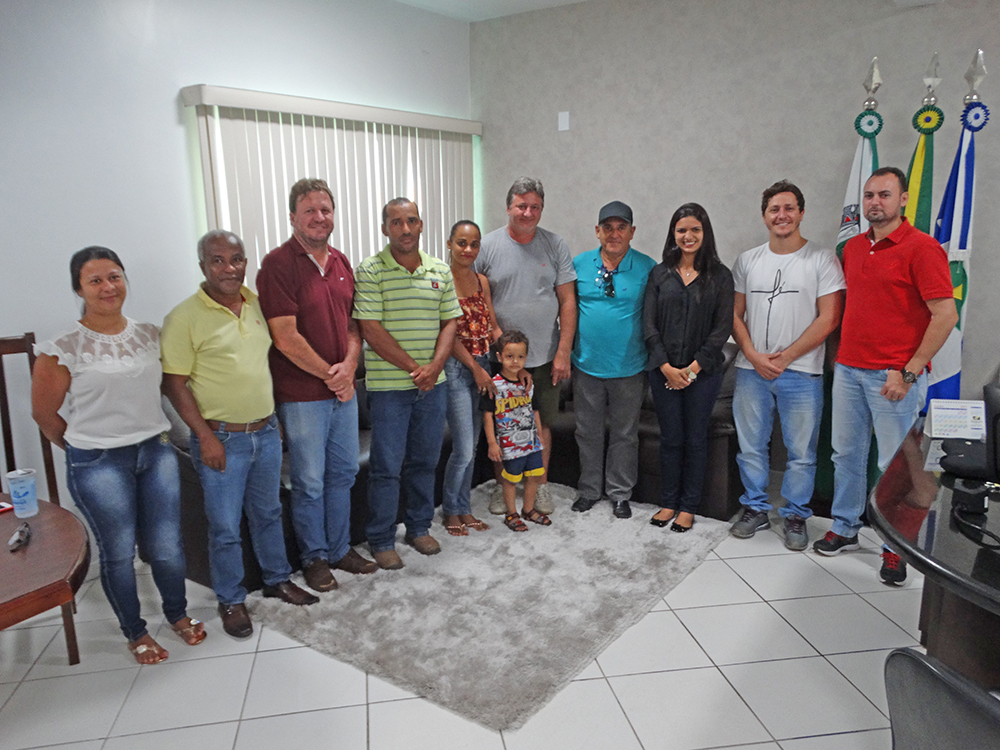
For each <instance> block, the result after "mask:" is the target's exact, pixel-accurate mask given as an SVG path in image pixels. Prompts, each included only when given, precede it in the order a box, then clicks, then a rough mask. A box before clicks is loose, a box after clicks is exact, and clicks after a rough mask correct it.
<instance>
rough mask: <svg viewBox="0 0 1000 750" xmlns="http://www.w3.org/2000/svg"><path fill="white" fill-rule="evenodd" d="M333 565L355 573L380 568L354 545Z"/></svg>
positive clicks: (338, 568)
mask: <svg viewBox="0 0 1000 750" xmlns="http://www.w3.org/2000/svg"><path fill="white" fill-rule="evenodd" d="M331 567H333V568H336V569H337V570H343V571H344V572H345V573H355V574H357V573H361V574H365V573H374V572H375V571H376V570H378V565H376V564H375V563H373V562H372V561H371V560H368V559H366V558H364V557H362V556H361V555H359V554H358V553H357V552H355V551H354V547H350V548H349V549H348V550H347V554H346V555H344V556H343V557H342V558H340V559H339V560H337V562H335V563H334V564H333V565H332V566H331ZM307 581H308V579H307Z"/></svg>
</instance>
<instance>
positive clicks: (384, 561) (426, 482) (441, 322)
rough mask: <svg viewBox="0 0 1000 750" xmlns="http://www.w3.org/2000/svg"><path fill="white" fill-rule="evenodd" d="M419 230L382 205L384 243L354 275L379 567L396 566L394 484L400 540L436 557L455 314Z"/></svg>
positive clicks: (445, 271) (397, 203) (399, 207)
mask: <svg viewBox="0 0 1000 750" xmlns="http://www.w3.org/2000/svg"><path fill="white" fill-rule="evenodd" d="M423 228H424V223H423V221H421V219H420V213H419V211H418V210H417V206H416V204H415V203H414V202H413V201H411V200H409V199H407V198H395V199H393V200H391V201H389V202H388V203H387V204H386V205H385V207H384V208H383V209H382V233H383V234H384V235H385V236H386V237H388V238H389V244H388V245H386V246H385V248H384V249H383V250H382V252H380V253H378V255H373V256H372V257H370V258H366V259H365V260H364V261H362V262H361V263H360V264H359V265H358V268H357V270H356V271H355V274H354V276H355V278H354V291H355V296H354V317H355V319H357V321H358V323H359V325H360V326H361V335H362V337H363V338H364V340H365V342H366V343H367V344H368V347H367V348H366V349H365V384H366V385H367V387H368V405H369V411H370V413H371V420H372V442H371V452H370V459H369V474H368V476H369V479H368V509H369V520H368V525H367V527H366V532H367V535H368V546H369V548H370V549H371V551H372V554H373V555H374V557H375V562H377V563H378V564H379V566H380V567H381V568H385V569H389V570H395V569H398V568H402V567H403V561H402V560H401V559H400V557H399V555H398V554H397V553H396V549H395V547H396V519H397V516H398V513H399V491H400V484H402V486H403V488H404V489H405V494H406V512H405V516H404V519H405V524H406V542H407V544H409V545H411V546H412V547H413V548H414V549H416V550H417V552H419V553H421V554H423V555H433V554H436V553H438V552H440V551H441V547H440V546H439V545H438V543H437V541H436V540H435V539H434V538H433V537H432V536H431V535H430V534H429V533H428V532H429V531H430V527H431V520H432V519H433V517H434V480H435V470H436V469H437V463H438V458H439V456H440V453H441V441H442V439H443V437H444V423H445V410H446V408H447V393H446V390H445V376H444V372H443V369H444V363H445V362H446V361H447V359H448V357H449V356H450V354H451V346H452V342H453V340H454V338H455V324H456V321H457V320H458V318H459V317H461V315H462V310H461V308H460V307H459V305H458V298H457V297H456V296H455V284H454V282H453V281H452V278H451V269H449V268H448V266H447V264H445V263H444V262H443V261H440V260H438V259H437V258H433V257H431V256H430V255H426V254H425V253H422V252H421V251H420V249H419V244H420V233H421V232H422V231H423ZM404 467H405V469H404Z"/></svg>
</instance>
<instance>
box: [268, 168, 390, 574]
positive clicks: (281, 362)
mask: <svg viewBox="0 0 1000 750" xmlns="http://www.w3.org/2000/svg"><path fill="white" fill-rule="evenodd" d="M288 203H289V209H290V210H291V214H290V219H291V223H292V236H291V238H290V239H289V240H288V242H286V243H285V244H284V245H282V246H281V247H279V248H276V249H275V250H272V251H271V252H269V253H268V254H267V255H266V256H265V258H264V260H263V262H262V263H261V266H260V272H259V273H258V274H257V291H258V293H259V295H260V305H261V309H262V310H263V312H264V317H265V318H266V319H267V324H268V326H269V327H270V329H271V337H272V338H273V339H274V346H273V347H272V348H271V352H270V365H271V375H272V377H273V378H274V390H275V399H276V401H277V402H278V416H279V418H280V419H281V425H282V427H283V428H284V433H285V442H286V443H287V444H288V452H289V456H290V458H291V467H290V468H291V478H292V525H293V526H294V527H295V534H296V536H297V537H298V541H299V550H300V552H301V559H302V568H303V572H304V573H305V578H306V583H307V584H308V585H309V587H310V588H312V589H314V590H316V591H329V590H331V589H335V588H337V581H336V580H335V579H334V577H333V574H332V573H331V572H330V568H331V567H333V568H338V569H340V570H345V571H347V572H348V573H373V572H375V570H377V566H376V565H375V563H373V562H372V561H371V560H367V559H365V558H363V557H362V556H361V555H359V554H358V553H357V552H355V551H354V549H353V548H352V547H351V545H350V522H351V487H353V486H354V478H355V476H356V475H357V473H358V400H357V398H356V396H355V394H354V370H355V368H356V367H357V364H358V356H359V355H360V354H361V336H360V333H359V331H358V324H357V322H356V321H355V320H354V319H352V318H351V308H352V306H353V303H354V272H353V271H352V269H351V264H350V261H348V260H347V257H346V256H345V255H344V254H343V253H342V252H340V251H339V250H337V249H336V248H334V247H331V246H330V245H329V244H328V241H329V239H330V234H331V233H332V232H333V210H334V202H333V194H332V193H331V192H330V188H329V187H328V186H327V184H326V182H324V181H323V180H315V179H303V180H299V181H298V182H296V183H295V184H294V185H293V186H292V190H291V194H290V196H289V200H288Z"/></svg>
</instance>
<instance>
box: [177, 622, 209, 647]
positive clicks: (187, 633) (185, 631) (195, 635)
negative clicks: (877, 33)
mask: <svg viewBox="0 0 1000 750" xmlns="http://www.w3.org/2000/svg"><path fill="white" fill-rule="evenodd" d="M186 619H187V621H188V624H187V625H185V626H184V627H179V625H180V623H182V622H184V620H178V621H177V622H175V623H174V624H173V625H171V626H170V627H172V628H173V629H174V632H175V633H177V635H179V636H180V637H181V640H182V641H184V642H185V643H186V644H187V645H189V646H197V645H198V644H199V643H201V642H202V641H203V640H205V638H207V637H208V633H206V632H205V625H204V623H202V621H201V620H196V619H194V618H193V617H188V618H186Z"/></svg>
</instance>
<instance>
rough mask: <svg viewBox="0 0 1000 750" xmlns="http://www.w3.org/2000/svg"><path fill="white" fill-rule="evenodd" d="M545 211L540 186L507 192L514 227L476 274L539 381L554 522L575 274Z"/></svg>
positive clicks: (492, 237)
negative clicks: (554, 426) (557, 438)
mask: <svg viewBox="0 0 1000 750" xmlns="http://www.w3.org/2000/svg"><path fill="white" fill-rule="evenodd" d="M544 205H545V190H544V188H543V187H542V183H541V180H537V179H533V178H531V177H519V178H518V179H516V180H515V181H514V184H513V185H511V187H510V190H508V191H507V226H505V227H501V228H500V229H497V230H496V231H493V232H490V233H489V234H487V235H486V236H485V237H483V241H482V245H481V249H480V251H479V258H477V259H476V263H475V266H474V268H475V270H476V271H477V272H478V273H482V274H485V275H486V278H487V279H488V280H489V282H490V293H491V295H492V298H493V307H494V309H495V310H496V314H497V322H498V323H499V324H500V328H501V329H502V330H505V331H506V330H509V329H515V328H516V329H517V330H519V331H521V332H522V333H524V334H525V335H526V336H527V337H528V359H527V362H526V367H527V369H528V371H529V372H531V374H532V377H533V378H534V381H535V404H536V406H537V408H538V413H539V416H540V417H541V421H542V434H541V438H542V459H543V463H544V466H545V469H546V476H545V477H543V479H542V482H543V483H542V485H541V486H540V487H539V489H538V497H537V499H536V500H535V507H536V508H538V510H539V511H540V512H542V513H546V514H548V513H551V512H552V511H553V510H554V508H553V506H552V501H551V496H550V495H549V491H548V487H547V486H546V484H545V483H546V482H547V481H548V467H549V451H550V449H551V445H552V433H551V431H550V430H549V424H551V423H552V420H553V419H555V417H556V415H557V414H558V411H559V383H560V382H562V381H563V380H568V379H569V377H570V354H571V353H572V350H573V337H574V335H575V334H576V292H575V289H574V283H575V282H576V271H575V270H574V268H573V259H572V258H571V257H570V254H569V248H568V247H567V246H566V242H565V241H564V240H563V239H562V237H560V236H559V235H557V234H554V233H552V232H550V231H548V230H546V229H542V228H541V227H539V226H538V222H539V220H540V219H541V218H542V208H543V207H544ZM503 507H504V506H503V502H502V497H501V498H500V501H499V502H498V503H494V502H492V500H491V503H490V510H491V511H492V512H495V513H502V512H503ZM494 508H495V510H494Z"/></svg>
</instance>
